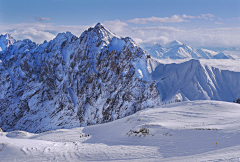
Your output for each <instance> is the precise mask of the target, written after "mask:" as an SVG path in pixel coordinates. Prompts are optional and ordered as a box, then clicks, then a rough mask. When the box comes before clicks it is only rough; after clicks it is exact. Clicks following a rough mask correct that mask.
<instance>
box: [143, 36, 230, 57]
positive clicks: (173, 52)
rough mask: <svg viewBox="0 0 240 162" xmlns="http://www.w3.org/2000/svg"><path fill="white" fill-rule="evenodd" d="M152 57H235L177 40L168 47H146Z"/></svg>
mask: <svg viewBox="0 0 240 162" xmlns="http://www.w3.org/2000/svg"><path fill="white" fill-rule="evenodd" d="M144 49H145V50H146V51H148V52H149V53H150V55H151V56H152V57H155V58H158V59H168V58H169V59H234V58H233V57H232V56H230V55H228V54H225V53H223V52H215V51H212V50H208V49H204V48H200V49H198V48H194V47H191V46H189V45H186V44H183V43H181V42H179V41H177V40H175V41H173V42H171V43H169V44H167V45H166V47H162V46H161V45H160V44H155V45H153V46H151V47H145V48H144Z"/></svg>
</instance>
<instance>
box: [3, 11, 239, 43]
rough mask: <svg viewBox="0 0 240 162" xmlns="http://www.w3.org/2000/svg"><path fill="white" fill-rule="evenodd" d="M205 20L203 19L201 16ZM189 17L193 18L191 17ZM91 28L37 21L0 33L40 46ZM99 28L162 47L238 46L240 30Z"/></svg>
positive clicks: (112, 23)
mask: <svg viewBox="0 0 240 162" xmlns="http://www.w3.org/2000/svg"><path fill="white" fill-rule="evenodd" d="M183 17H188V18H189V19H190V17H189V15H185V16H183ZM205 17H207V16H206V15H205ZM208 17H209V16H208ZM210 17H211V16H210ZM191 18H192V19H193V17H191ZM215 23H218V22H215ZM94 25H95V24H91V25H86V26H73V25H69V26H67V25H54V24H51V23H41V22H37V23H22V24H9V25H7V24H3V25H0V34H5V33H10V34H11V35H12V36H13V37H14V38H15V39H16V40H21V39H26V38H28V39H31V40H32V41H35V42H37V43H42V42H43V41H44V40H48V41H49V40H52V39H53V38H54V37H55V36H56V35H57V34H58V33H61V32H66V31H70V32H71V33H73V34H74V35H76V36H78V37H79V36H80V35H81V34H82V32H83V31H84V30H87V29H88V28H89V27H91V26H94ZM103 25H104V26H105V27H106V28H108V29H110V30H111V31H112V32H113V33H116V34H117V35H119V36H122V37H131V38H133V39H134V40H135V41H136V42H137V43H139V44H141V45H147V44H148V45H150V44H154V43H160V44H162V45H165V44H167V43H169V42H170V41H173V40H179V41H181V42H183V43H187V44H189V45H192V46H195V47H200V46H214V47H229V46H235V47H240V28H215V29H201V28H199V29H193V30H190V29H182V28H176V27H166V26H157V27H151V26H150V27H130V26H129V25H128V23H126V22H122V21H120V20H114V21H105V22H103Z"/></svg>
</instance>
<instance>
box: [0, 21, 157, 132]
mask: <svg viewBox="0 0 240 162" xmlns="http://www.w3.org/2000/svg"><path fill="white" fill-rule="evenodd" d="M1 59H2V63H1V66H0V71H1V75H0V81H1V87H0V91H1V95H0V127H1V128H2V129H3V130H4V131H11V130H16V129H18V130H25V131H29V132H43V131H47V130H52V129H58V128H71V127H76V126H86V125H91V124H98V123H103V122H108V121H112V120H115V119H118V118H122V117H124V116H127V115H130V114H133V113H134V112H136V111H138V110H141V109H144V108H146V107H151V106H154V105H156V104H159V103H160V102H161V99H160V96H159V94H158V91H157V88H156V84H155V83H154V82H152V81H150V80H149V78H150V77H149V73H148V69H147V65H146V64H147V53H146V52H145V51H144V50H142V49H141V48H140V47H139V46H138V45H137V44H136V43H135V42H134V41H133V40H132V39H131V38H121V37H118V36H116V35H114V34H113V33H111V32H110V31H109V30H108V29H106V28H105V27H104V26H103V25H101V24H97V25H96V26H95V27H94V28H89V29H88V30H87V31H85V32H83V34H82V35H81V36H80V37H79V38H78V37H76V36H74V35H72V34H71V33H70V32H67V33H61V34H58V35H57V37H56V38H55V39H53V40H52V41H50V42H44V43H43V44H40V45H36V44H35V43H33V42H32V41H30V40H23V41H18V42H16V43H14V44H13V45H11V46H9V47H8V48H7V49H6V50H5V51H4V52H2V53H1Z"/></svg>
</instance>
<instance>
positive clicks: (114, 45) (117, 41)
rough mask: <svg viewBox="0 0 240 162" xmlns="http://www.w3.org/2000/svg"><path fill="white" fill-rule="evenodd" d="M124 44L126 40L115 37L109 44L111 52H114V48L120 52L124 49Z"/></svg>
mask: <svg viewBox="0 0 240 162" xmlns="http://www.w3.org/2000/svg"><path fill="white" fill-rule="evenodd" d="M124 44H125V41H123V40H121V39H119V38H117V37H113V39H112V41H111V43H110V44H109V47H108V50H109V52H112V51H113V50H116V51H117V52H120V51H121V50H122V48H123V46H124Z"/></svg>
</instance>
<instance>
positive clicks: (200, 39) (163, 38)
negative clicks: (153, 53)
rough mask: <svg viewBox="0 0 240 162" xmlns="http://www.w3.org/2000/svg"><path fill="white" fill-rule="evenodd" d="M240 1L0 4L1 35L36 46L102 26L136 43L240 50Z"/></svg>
mask: <svg viewBox="0 0 240 162" xmlns="http://www.w3.org/2000/svg"><path fill="white" fill-rule="evenodd" d="M239 9H240V0H164V1H163V0H41V1H36V0H0V34H5V33H10V34H11V35H13V37H14V38H15V39H25V38H28V39H32V40H33V41H36V42H37V43H41V42H42V41H43V40H45V39H46V40H51V39H53V38H54V37H55V36H56V34H57V33H59V32H66V31H70V32H72V33H73V34H75V35H77V36H79V35H80V34H81V33H82V32H83V31H84V30H86V29H87V28H88V27H90V26H94V24H96V23H97V22H101V23H102V24H104V25H105V26H106V27H107V28H109V29H110V30H111V31H113V32H114V33H116V34H118V35H120V36H123V37H125V36H129V37H132V38H133V39H134V40H135V41H136V42H137V43H139V44H142V45H149V44H155V43H160V44H162V45H164V44H167V43H169V42H170V41H172V40H175V39H177V40H179V41H182V42H184V43H187V44H190V45H192V46H196V47H197V46H215V47H217V46H218V47H225V46H226V47H229V46H236V47H240V10H239Z"/></svg>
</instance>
